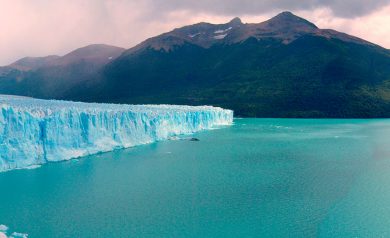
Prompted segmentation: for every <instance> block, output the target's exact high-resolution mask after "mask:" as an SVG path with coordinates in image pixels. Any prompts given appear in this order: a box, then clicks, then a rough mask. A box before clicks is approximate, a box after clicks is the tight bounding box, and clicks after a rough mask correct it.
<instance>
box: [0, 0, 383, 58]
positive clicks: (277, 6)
mask: <svg viewBox="0 0 390 238" xmlns="http://www.w3.org/2000/svg"><path fill="white" fill-rule="evenodd" d="M285 10H288V11H292V12H293V13H295V14H296V15H299V16H302V17H304V18H306V19H308V20H309V21H311V22H313V23H315V24H316V25H317V26H319V27H320V28H332V29H335V30H338V31H343V32H346V33H349V34H352V35H356V36H358V37H361V38H364V39H366V40H369V41H372V42H374V43H376V44H379V45H382V46H383V47H385V48H390V0H279V1H278V0H0V65H6V64H9V63H11V62H13V61H15V60H16V59H19V58H21V57H24V56H45V55H51V54H57V55H63V54H65V53H68V52H69V51H71V50H73V49H76V48H79V47H82V46H85V45H88V44H93V43H106V44H112V45H117V46H121V47H125V48H130V47H132V46H134V45H136V44H138V43H140V42H141V41H143V40H144V39H146V38H148V37H151V36H154V35H157V34H160V33H163V32H166V31H169V30H171V29H173V28H175V27H180V26H183V25H187V24H193V23H196V22H200V21H206V22H211V23H223V22H227V21H229V20H230V19H231V18H233V17H235V16H238V17H240V18H241V19H242V20H243V22H248V23H252V22H261V21H264V20H267V19H268V18H270V17H272V16H273V15H275V14H277V13H279V12H281V11H285Z"/></svg>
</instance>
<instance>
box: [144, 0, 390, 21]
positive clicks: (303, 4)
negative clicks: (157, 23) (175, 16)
mask: <svg viewBox="0 0 390 238" xmlns="http://www.w3.org/2000/svg"><path fill="white" fill-rule="evenodd" d="M148 2H149V5H150V6H151V8H152V9H154V11H155V12H156V13H161V12H167V11H168V12H170V11H175V10H178V9H181V10H193V11H201V12H207V13H210V14H222V15H243V14H264V13H267V12H269V11H281V10H286V9H288V10H292V11H300V10H314V9H317V8H328V9H330V10H331V11H332V12H333V13H334V15H335V16H337V17H346V18H350V17H357V16H362V15H366V14H368V13H371V12H372V11H374V10H377V9H378V8H380V7H382V6H385V5H387V4H390V0H376V1H371V0H343V1H340V0H295V1H291V0H277V1H275V0H196V1H195V0H164V1H161V0H148Z"/></svg>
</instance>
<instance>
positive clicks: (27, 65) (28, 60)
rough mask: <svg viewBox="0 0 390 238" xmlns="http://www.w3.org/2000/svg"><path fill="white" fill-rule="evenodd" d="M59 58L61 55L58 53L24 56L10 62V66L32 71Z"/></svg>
mask: <svg viewBox="0 0 390 238" xmlns="http://www.w3.org/2000/svg"><path fill="white" fill-rule="evenodd" d="M59 58H61V57H60V56H58V55H49V56H45V57H24V58H22V59H20V60H18V61H16V62H14V63H12V64H10V65H9V67H10V68H13V69H17V70H20V71H30V70H35V69H38V68H40V67H43V66H45V65H48V64H50V62H52V61H54V60H57V59H59Z"/></svg>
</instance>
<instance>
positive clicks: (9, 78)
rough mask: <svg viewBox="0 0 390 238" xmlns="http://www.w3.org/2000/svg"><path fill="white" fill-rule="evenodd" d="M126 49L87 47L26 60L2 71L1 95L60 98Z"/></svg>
mask: <svg viewBox="0 0 390 238" xmlns="http://www.w3.org/2000/svg"><path fill="white" fill-rule="evenodd" d="M124 50H125V49H123V48H120V47H116V46H109V45H103V44H96V45H88V46H86V47H82V48H79V49H76V50H74V51H72V52H70V53H68V54H66V55H64V56H62V57H60V56H47V57H26V58H23V59H20V60H18V61H16V62H14V63H12V64H11V65H9V66H6V67H1V68H0V92H1V93H6V94H17V95H25V96H34V97H40V98H59V97H60V96H61V95H62V94H64V93H65V92H68V91H70V90H72V88H73V87H74V86H75V85H79V84H81V83H83V82H84V81H86V80H89V79H96V78H99V71H100V70H101V69H102V68H103V67H104V66H105V65H106V64H107V63H109V62H111V61H112V60H114V59H115V58H117V57H118V56H119V55H120V54H121V53H122V52H123V51H124Z"/></svg>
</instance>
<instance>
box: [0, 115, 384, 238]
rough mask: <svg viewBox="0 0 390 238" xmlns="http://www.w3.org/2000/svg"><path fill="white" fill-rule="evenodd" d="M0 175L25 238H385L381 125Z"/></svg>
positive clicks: (270, 123)
mask: <svg viewBox="0 0 390 238" xmlns="http://www.w3.org/2000/svg"><path fill="white" fill-rule="evenodd" d="M194 136H195V137H196V138H199V139H200V141H198V142H197V141H189V140H172V141H164V142H158V143H155V144H151V145H145V146H139V147H135V148H130V149H127V150H122V151H115V152H111V153H105V154H100V155H96V156H90V157H87V158H83V159H80V160H74V161H68V162H62V163H53V164H48V165H44V166H42V167H41V168H38V169H35V170H19V171H11V172H7V173H1V174H0V224H4V225H6V226H8V227H10V230H12V231H18V232H23V233H27V234H29V238H34V237H39V238H42V237H224V238H225V237H390V120H292V119H237V120H235V124H234V125H233V126H231V127H227V128H222V129H219V130H212V131H206V132H201V133H197V134H196V135H194Z"/></svg>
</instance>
